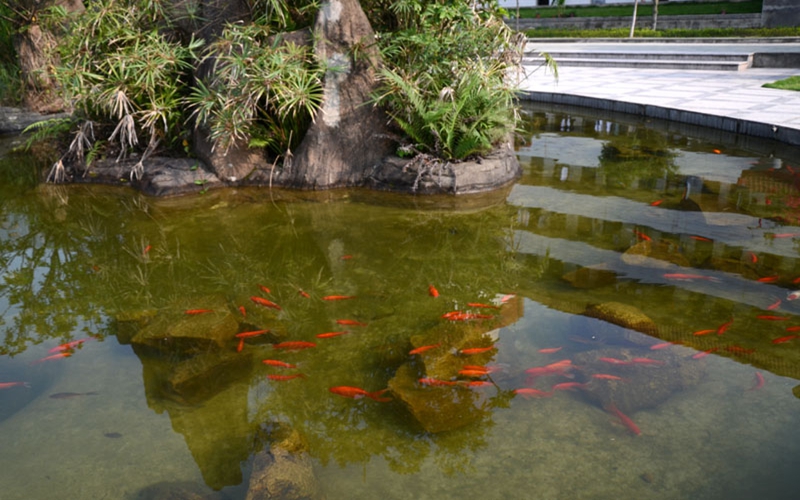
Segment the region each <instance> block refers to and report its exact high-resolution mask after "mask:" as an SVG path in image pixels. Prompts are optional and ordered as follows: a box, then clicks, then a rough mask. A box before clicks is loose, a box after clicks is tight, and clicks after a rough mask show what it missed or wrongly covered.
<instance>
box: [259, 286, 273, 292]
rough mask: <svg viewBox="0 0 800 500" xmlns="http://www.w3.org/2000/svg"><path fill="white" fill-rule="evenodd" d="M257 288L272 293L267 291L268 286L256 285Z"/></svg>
mask: <svg viewBox="0 0 800 500" xmlns="http://www.w3.org/2000/svg"><path fill="white" fill-rule="evenodd" d="M258 288H260V289H261V291H262V292H264V293H272V292H270V291H269V288H267V287H265V286H264V285H258Z"/></svg>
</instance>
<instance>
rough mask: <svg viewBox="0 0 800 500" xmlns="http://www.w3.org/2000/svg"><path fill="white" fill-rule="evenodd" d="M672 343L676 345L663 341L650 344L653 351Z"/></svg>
mask: <svg viewBox="0 0 800 500" xmlns="http://www.w3.org/2000/svg"><path fill="white" fill-rule="evenodd" d="M713 331H714V330H711V332H713ZM711 332H709V333H711ZM672 345H674V344H673V343H672V342H661V343H659V344H653V345H651V346H650V350H651V351H657V350H659V349H666V348H667V347H670V346H672Z"/></svg>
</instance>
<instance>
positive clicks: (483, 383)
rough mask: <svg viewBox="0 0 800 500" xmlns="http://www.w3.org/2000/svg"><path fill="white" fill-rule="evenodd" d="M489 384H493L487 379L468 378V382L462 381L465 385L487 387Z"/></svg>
mask: <svg viewBox="0 0 800 500" xmlns="http://www.w3.org/2000/svg"><path fill="white" fill-rule="evenodd" d="M490 385H491V386H493V385H494V384H493V383H491V382H489V381H488V380H470V381H469V382H464V386H465V387H489V386H490Z"/></svg>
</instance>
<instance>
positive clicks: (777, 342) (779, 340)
mask: <svg viewBox="0 0 800 500" xmlns="http://www.w3.org/2000/svg"><path fill="white" fill-rule="evenodd" d="M796 338H800V335H787V336H785V337H781V338H779V339H775V340H773V341H772V343H773V344H783V343H784V342H789V341H790V340H794V339H796Z"/></svg>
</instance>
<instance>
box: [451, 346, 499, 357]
mask: <svg viewBox="0 0 800 500" xmlns="http://www.w3.org/2000/svg"><path fill="white" fill-rule="evenodd" d="M492 349H494V346H489V347H470V348H468V349H461V350H460V351H458V353H459V354H463V355H465V356H470V355H472V354H482V353H484V352H489V351H491V350H492Z"/></svg>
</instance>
